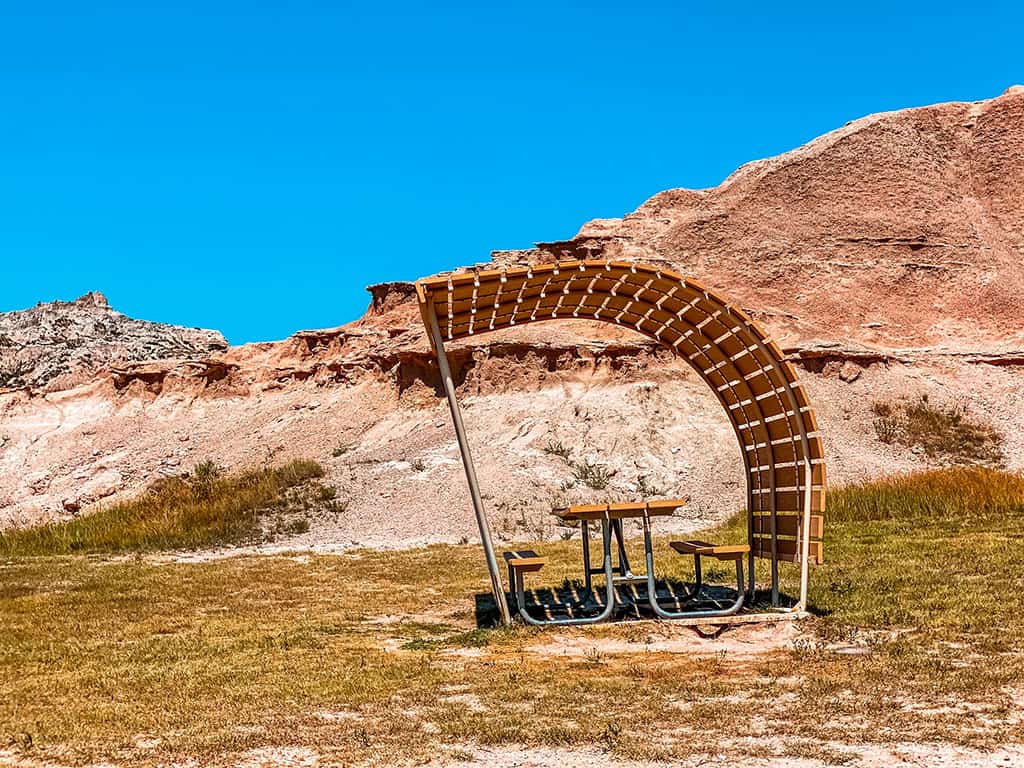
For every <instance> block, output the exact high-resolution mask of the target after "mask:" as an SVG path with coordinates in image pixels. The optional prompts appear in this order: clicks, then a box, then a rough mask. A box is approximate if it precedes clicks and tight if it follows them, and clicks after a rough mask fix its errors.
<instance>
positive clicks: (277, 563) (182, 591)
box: [0, 469, 1024, 765]
mask: <svg viewBox="0 0 1024 768" xmlns="http://www.w3.org/2000/svg"><path fill="white" fill-rule="evenodd" d="M826 520H827V523H826V545H825V552H826V559H827V562H826V564H825V565H824V566H821V567H818V568H815V569H814V571H813V572H812V580H811V596H810V598H811V604H812V606H813V608H814V610H815V611H816V612H817V613H818V617H817V618H815V619H812V620H810V621H808V622H806V623H805V624H804V627H805V632H804V635H803V637H802V638H801V640H800V641H799V642H798V643H795V644H793V646H792V647H790V648H789V649H783V650H776V651H772V652H768V653H763V654H760V655H752V656H745V657H733V656H732V654H728V653H725V654H717V655H712V656H702V657H697V656H692V655H688V654H670V653H662V652H657V651H654V650H650V648H649V645H648V643H649V640H650V637H651V635H653V634H657V633H664V632H669V631H671V630H672V628H671V627H667V626H666V625H658V624H652V623H647V622H641V623H625V624H617V625H606V626H599V627H590V628H581V629H575V630H560V631H558V632H557V635H558V636H559V637H561V638H562V639H563V641H565V642H570V641H575V642H577V643H583V644H584V648H586V649H587V650H586V652H585V653H582V654H581V655H579V656H577V657H572V656H564V655H561V654H554V655H545V654H541V653H537V652H535V651H534V650H532V649H534V648H535V647H536V646H539V645H544V644H546V643H548V642H550V640H551V636H552V632H551V631H550V630H535V629H530V628H525V627H513V628H511V629H501V630H481V629H478V628H477V627H476V620H475V606H474V601H473V595H474V594H480V593H485V592H486V591H487V577H486V572H485V571H484V569H483V566H482V558H481V555H480V553H479V550H478V548H476V547H460V546H435V547H427V548H423V549H416V550H409V551H386V552H354V553H351V554H346V555H341V556H316V555H303V556H302V557H288V556H263V557H257V556H246V557H234V558H229V559H225V560H218V561H213V562H206V563H176V562H171V563H167V562H164V561H160V562H157V561H151V560H148V559H146V558H141V559H124V558H121V559H114V560H111V559H98V558H89V557H82V556H62V557H42V558H41V557H31V558H24V557H13V558H8V559H6V560H5V561H2V562H0V623H2V625H3V627H4V629H5V631H4V632H3V633H2V634H0V691H3V696H0V745H2V744H4V743H5V742H6V743H9V744H10V745H11V749H14V750H15V751H16V752H17V753H22V752H24V753H29V754H30V755H31V756H34V757H36V758H37V759H47V758H52V759H56V760H59V761H60V762H62V763H65V764H76V765H77V764H86V763H90V762H98V761H112V762H115V763H120V764H137V765H155V764H168V763H170V762H174V761H184V760H187V759H188V758H194V759H196V760H198V761H200V762H201V763H209V762H214V763H217V762H223V763H234V762H237V757H238V755H239V754H240V753H244V751H245V750H247V749H251V748H256V747H268V746H269V747H280V746H303V745H305V746H309V747H311V748H313V749H315V750H316V751H317V752H319V753H320V754H321V759H322V760H323V761H324V762H326V763H345V764H350V763H359V762H362V763H364V764H372V765H380V764H385V763H387V762H389V761H401V762H402V764H412V763H414V762H416V761H424V760H427V759H430V758H432V757H436V756H438V755H439V754H445V753H447V754H453V753H455V752H457V751H458V750H462V749H464V748H465V745H466V744H471V743H475V744H483V745H497V744H510V743H516V744H525V745H527V746H539V745H547V746H565V747H573V746H583V745H586V746H595V745H596V746H598V747H599V748H601V749H604V750H607V751H608V752H609V753H610V754H611V755H614V756H619V757H643V758H651V759H670V758H680V757H684V758H686V757H692V756H693V755H695V754H706V755H715V754H719V753H723V752H728V753H729V754H730V755H733V756H740V755H743V754H747V755H760V756H772V755H774V756H782V757H788V758H795V757H813V758H815V759H819V760H826V759H827V760H829V761H835V760H839V759H841V758H842V757H843V755H842V753H838V752H836V751H835V750H836V748H837V746H840V745H844V744H862V743H866V742H882V743H891V742H895V741H932V742H951V743H957V744H967V745H973V746H976V747H978V748H981V749H985V748H989V747H991V746H993V745H995V744H1000V743H1007V742H1014V741H1016V742H1019V741H1021V739H1022V734H1021V732H1020V729H1019V725H1017V723H1016V721H1015V720H1014V717H1019V715H1020V710H1019V705H1014V704H1013V697H1014V695H1017V696H1019V695H1020V691H1022V690H1024V576H1022V573H1021V568H1020V554H1019V553H1020V545H1021V543H1022V531H1024V479H1022V478H1021V477H1020V476H1017V475H1011V474H1007V473H1002V472H996V471H992V470H981V469H957V470H943V471H940V472H935V473H928V474H926V475H918V476H910V477H907V478H900V479H892V480H887V481H883V482H880V483H872V484H866V485H861V486H855V487H851V488H848V489H840V490H837V491H834V492H833V493H831V495H830V497H829V510H828V513H827V517H826ZM701 535H702V536H708V537H715V538H718V539H721V540H730V539H742V537H743V529H742V517H738V518H736V519H734V520H731V521H729V522H728V523H726V524H724V525H722V526H719V527H718V528H717V529H715V530H712V531H709V532H706V533H704V534H701ZM536 546H537V548H538V549H540V550H541V551H542V552H543V553H544V554H545V555H548V556H549V557H550V561H551V562H550V564H549V565H548V566H547V567H546V568H545V570H544V572H542V574H541V575H540V579H539V581H540V582H541V583H547V584H558V583H560V582H561V580H562V579H565V578H571V577H574V576H577V575H578V573H577V571H578V567H579V566H578V557H579V552H578V547H579V542H578V541H568V542H563V541H559V542H548V543H544V544H538V545H536ZM631 546H632V547H634V548H635V546H636V545H635V543H633V544H632V545H631ZM656 558H657V562H658V564H659V568H662V569H663V570H664V575H666V576H669V577H678V578H686V577H687V576H688V575H689V574H688V569H689V567H690V566H689V565H688V562H687V560H686V559H685V558H679V557H673V556H672V555H671V554H670V552H669V550H668V547H667V544H666V542H665V541H664V540H659V541H658V542H657V550H656ZM758 575H759V579H763V578H764V576H765V573H764V571H763V570H762V571H760V572H759V574H758ZM783 576H784V586H785V587H786V589H787V590H789V591H790V592H792V591H794V590H795V587H796V582H797V578H798V569H797V568H796V567H795V566H789V567H785V568H784V570H783ZM722 578H723V580H725V578H726V577H725V575H724V573H723V575H722ZM675 631H676V632H679V631H680V628H676V630H675ZM682 631H683V632H686V631H687V630H682ZM726 637H728V635H727V636H726ZM608 640H616V641H620V642H621V641H625V642H626V643H627V644H628V645H629V646H630V647H633V648H635V649H636V650H635V652H632V653H622V652H618V651H610V650H608V646H606V645H603V643H604V642H605V641H608ZM850 645H856V646H858V647H862V648H864V649H866V650H867V651H868V652H867V653H864V654H858V655H846V654H843V653H837V652H835V650H834V647H835V646H839V647H845V646H850ZM467 696H468V697H472V698H473V700H474V701H475V702H476V703H477V706H472V707H471V706H467V705H466V703H465V697H467ZM1015 706H1016V707H1017V708H1016V709H1015ZM736 723H743V724H744V725H743V728H742V735H743V736H744V739H743V740H741V741H736V740H734V739H733V737H732V731H733V730H734V729H733V727H732V724H736ZM765 734H775V735H778V736H779V737H780V738H779V739H778V740H776V741H774V742H769V741H767V740H765V739H761V738H759V736H762V735H765ZM29 745H31V746H29ZM140 745H143V746H140Z"/></svg>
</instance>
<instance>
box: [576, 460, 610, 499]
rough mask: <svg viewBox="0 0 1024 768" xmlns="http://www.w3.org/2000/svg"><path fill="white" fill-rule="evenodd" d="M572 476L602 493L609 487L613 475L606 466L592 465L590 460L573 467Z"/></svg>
mask: <svg viewBox="0 0 1024 768" xmlns="http://www.w3.org/2000/svg"><path fill="white" fill-rule="evenodd" d="M572 474H573V477H575V478H576V479H577V480H579V481H580V482H582V483H583V484H584V485H586V486H588V487H590V488H593V489H594V490H597V491H601V490H604V489H605V488H607V487H608V483H609V481H610V480H611V477H612V473H611V471H610V470H609V469H608V467H607V466H606V465H604V464H596V463H594V464H592V463H591V462H590V461H589V460H588V461H584V462H582V463H578V462H577V463H574V464H573V465H572Z"/></svg>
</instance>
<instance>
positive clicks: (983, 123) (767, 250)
mask: <svg viewBox="0 0 1024 768" xmlns="http://www.w3.org/2000/svg"><path fill="white" fill-rule="evenodd" d="M535 257H536V258H540V259H544V260H551V259H555V258H581V257H592V258H635V259H642V260H647V261H662V262H667V263H669V264H671V265H672V266H673V267H674V268H676V269H678V270H680V271H682V272H683V273H684V274H687V275H692V276H695V277H697V278H699V279H701V280H704V281H706V282H707V283H708V284H709V285H711V286H713V287H714V288H717V289H719V290H721V291H722V292H723V293H725V294H726V295H727V296H730V297H732V298H734V299H736V300H738V301H739V302H741V303H742V304H743V305H744V306H747V307H750V308H752V309H754V310H755V314H756V315H757V316H758V317H759V318H762V319H763V320H764V321H765V322H766V324H767V325H768V326H769V327H770V328H771V329H772V330H773V332H774V333H775V335H776V337H777V338H778V340H779V341H780V342H781V343H782V344H783V345H784V346H786V345H790V346H792V345H797V344H802V343H805V342H807V341H809V340H811V339H828V340H833V341H840V342H843V343H845V344H856V343H860V344H866V345H870V346H875V347H879V346H880V347H927V346H933V345H941V346H946V347H949V348H952V349H973V350H982V349H1014V348H1015V349H1020V348H1022V347H1024V268H1022V266H1021V263H1022V261H1024V87H1021V86H1015V87H1013V88H1010V89H1009V90H1007V91H1006V92H1005V93H1004V94H1003V95H1002V96H1000V97H999V98H996V99H992V100H989V101H982V102H977V103H970V104H966V103H954V104H939V105H935V106H930V107H922V108H919V109H907V110H902V111H898V112H888V113H884V114H878V115H871V116H870V117H865V118H862V119H860V120H856V121H854V122H852V123H849V124H848V125H846V126H844V127H842V128H840V129H839V130H836V131H833V132H832V133H829V134H826V135H825V136H822V137H820V138H818V139H816V140H814V141H812V142H810V143H809V144H807V145H805V146H803V147H800V148H799V149H796V150H794V151H792V152H788V153H786V154H784V155H780V156H779V157H774V158H771V159H768V160H760V161H757V162H753V163H750V164H748V165H745V166H743V167H742V168H740V169H739V170H738V171H736V172H735V173H734V174H732V176H730V177H729V178H728V179H726V180H725V181H724V182H723V183H722V184H721V185H719V186H718V187H715V188H714V189H708V190H701V191H694V190H687V189H674V190H669V191H667V192H662V193H660V194H658V195H655V196H654V197H652V198H651V199H650V200H648V201H647V202H646V203H644V204H643V205H642V206H640V208H638V209H637V210H636V211H634V212H633V213H631V214H629V215H627V216H625V217H624V218H622V219H603V220H596V221H592V222H590V223H589V224H586V225H584V227H583V228H582V229H581V230H580V232H579V234H578V235H577V236H576V237H575V238H573V239H572V240H569V241H566V242H560V243H546V244H545V243H542V244H540V245H539V250H538V252H537V254H536V256H535Z"/></svg>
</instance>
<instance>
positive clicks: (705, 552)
mask: <svg viewBox="0 0 1024 768" xmlns="http://www.w3.org/2000/svg"><path fill="white" fill-rule="evenodd" d="M668 545H669V546H670V547H672V549H674V550H675V551H676V552H678V553H679V554H681V555H700V556H701V557H704V556H707V557H714V558H716V559H718V560H736V559H737V558H740V557H743V555H745V554H747V553H748V552H749V551H750V547H749V546H747V545H746V544H712V543H710V542H707V541H699V540H697V539H691V540H689V541H670V542H669V543H668Z"/></svg>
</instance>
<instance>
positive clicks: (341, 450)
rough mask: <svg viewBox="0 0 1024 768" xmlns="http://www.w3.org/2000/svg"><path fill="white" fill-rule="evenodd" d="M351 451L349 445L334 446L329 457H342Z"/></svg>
mask: <svg viewBox="0 0 1024 768" xmlns="http://www.w3.org/2000/svg"><path fill="white" fill-rule="evenodd" d="M351 450H352V446H351V445H336V446H334V449H333V450H332V451H331V456H333V457H334V458H338V457H339V456H344V455H345V454H346V453H348V452H349V451H351Z"/></svg>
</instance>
